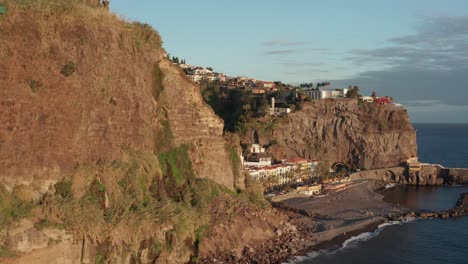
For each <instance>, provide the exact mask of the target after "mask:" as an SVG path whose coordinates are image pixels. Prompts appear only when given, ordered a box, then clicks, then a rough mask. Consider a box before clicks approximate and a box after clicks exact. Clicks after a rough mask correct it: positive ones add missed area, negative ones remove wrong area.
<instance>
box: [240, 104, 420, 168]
mask: <svg viewBox="0 0 468 264" xmlns="http://www.w3.org/2000/svg"><path fill="white" fill-rule="evenodd" d="M301 108H302V109H301V110H297V111H295V112H294V113H292V114H289V115H288V117H285V118H279V119H278V120H276V121H273V122H270V124H269V123H267V124H262V125H261V126H251V127H249V129H248V131H247V133H245V137H244V143H252V142H253V141H255V140H256V138H257V137H258V140H259V142H260V143H261V144H264V145H272V146H271V148H270V151H271V152H272V153H273V154H274V156H275V157H276V158H288V157H303V158H307V159H317V160H328V161H330V162H331V163H335V162H343V163H344V164H346V165H352V164H355V165H356V166H357V167H358V168H365V169H373V168H384V167H393V166H398V165H400V164H401V163H403V162H405V161H406V159H407V158H408V157H411V156H416V155H417V146H416V132H415V130H414V129H413V127H412V125H411V123H410V120H409V117H408V114H407V112H406V110H404V109H402V108H398V107H394V106H377V105H375V104H369V103H358V101H357V99H337V100H333V99H326V100H320V101H313V102H309V103H304V104H303V105H302V107H301Z"/></svg>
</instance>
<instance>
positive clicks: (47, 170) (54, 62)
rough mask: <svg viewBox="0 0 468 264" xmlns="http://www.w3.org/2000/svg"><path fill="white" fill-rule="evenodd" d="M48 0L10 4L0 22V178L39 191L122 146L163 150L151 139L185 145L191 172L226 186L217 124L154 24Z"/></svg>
mask: <svg viewBox="0 0 468 264" xmlns="http://www.w3.org/2000/svg"><path fill="white" fill-rule="evenodd" d="M46 2H48V1H32V4H31V5H23V6H20V5H19V7H20V8H14V7H13V6H12V7H11V8H10V9H9V12H8V15H7V16H6V17H5V19H4V20H2V22H1V24H0V27H1V32H2V34H1V36H0V45H1V47H2V49H1V50H0V61H1V63H0V113H1V115H0V122H1V123H2V124H3V125H2V126H1V127H0V166H1V168H2V169H1V170H0V181H2V182H5V183H8V186H10V187H11V186H14V185H16V184H18V183H27V184H30V183H32V182H33V181H36V182H38V183H39V182H41V184H38V186H42V190H43V191H44V189H45V188H46V186H47V183H48V182H53V181H57V180H59V179H61V178H62V177H64V176H66V175H70V174H71V173H72V171H73V169H74V168H76V166H78V165H79V164H85V163H93V162H97V161H105V160H120V159H122V158H123V157H124V155H123V154H124V153H123V151H122V147H127V148H133V149H135V150H141V151H146V152H162V150H158V149H156V147H157V145H158V144H159V143H158V140H159V141H166V142H162V143H165V144H168V145H171V144H172V145H173V146H180V145H182V144H189V145H190V157H191V160H192V161H193V165H194V169H195V172H196V174H197V176H199V177H203V178H210V179H212V180H214V181H215V182H218V183H220V184H223V185H225V186H227V187H229V188H233V185H234V176H233V172H232V170H231V169H226V168H231V165H230V159H229V156H228V152H227V151H226V149H225V141H224V139H223V122H222V120H221V119H220V118H219V117H217V116H216V115H215V114H214V113H213V111H212V110H211V108H209V107H208V106H207V105H206V104H205V103H203V100H202V99H201V96H200V92H199V91H198V89H197V87H196V86H195V85H194V84H193V83H191V82H190V81H188V80H187V79H186V78H185V76H184V75H183V73H181V71H180V70H179V69H178V68H177V67H176V66H174V65H172V63H170V62H169V60H168V59H167V58H165V52H164V50H163V49H162V48H161V40H160V37H159V35H158V34H157V33H156V32H154V31H153V30H152V29H151V28H150V27H149V26H147V25H142V24H139V23H126V22H122V21H120V20H119V19H118V18H117V17H116V16H114V15H112V14H110V13H108V12H106V11H105V10H102V9H101V8H90V7H87V6H85V5H76V6H69V5H67V4H64V3H60V2H61V1H58V2H57V3H55V4H53V5H51V6H50V7H47V8H48V11H49V13H48V11H47V9H43V8H42V9H41V7H40V5H41V3H42V5H44V4H43V3H46ZM50 2H53V1H50ZM75 2H76V1H75ZM68 9H70V10H68ZM50 12H51V13H50ZM73 12H75V13H74V14H73ZM164 129H166V130H170V131H171V132H172V133H171V134H172V135H170V137H166V138H164V136H167V135H166V134H168V133H167V132H168V131H165V130H164ZM170 141H173V142H170ZM205 161H210V162H205ZM42 182H43V183H46V184H45V185H44V184H42Z"/></svg>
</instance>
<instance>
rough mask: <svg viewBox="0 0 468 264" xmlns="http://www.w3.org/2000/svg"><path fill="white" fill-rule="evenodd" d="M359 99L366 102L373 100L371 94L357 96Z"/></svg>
mask: <svg viewBox="0 0 468 264" xmlns="http://www.w3.org/2000/svg"><path fill="white" fill-rule="evenodd" d="M359 99H361V101H363V102H366V103H373V102H374V97H372V96H361V97H359Z"/></svg>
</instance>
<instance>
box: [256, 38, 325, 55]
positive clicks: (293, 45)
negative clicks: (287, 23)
mask: <svg viewBox="0 0 468 264" xmlns="http://www.w3.org/2000/svg"><path fill="white" fill-rule="evenodd" d="M311 44H312V42H310V41H291V40H270V41H265V42H263V43H262V45H263V46H264V47H267V48H268V49H269V50H267V51H265V55H282V54H292V53H298V52H322V53H324V52H328V51H329V49H327V48H314V47H306V46H308V45H311Z"/></svg>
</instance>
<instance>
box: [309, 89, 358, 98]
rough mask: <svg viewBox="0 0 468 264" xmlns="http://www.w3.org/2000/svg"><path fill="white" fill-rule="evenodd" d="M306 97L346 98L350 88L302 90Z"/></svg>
mask: <svg viewBox="0 0 468 264" xmlns="http://www.w3.org/2000/svg"><path fill="white" fill-rule="evenodd" d="M302 91H303V92H304V93H305V95H306V96H307V97H309V98H311V99H327V98H332V99H337V98H344V97H346V94H347V93H348V91H349V89H348V88H343V89H323V88H319V89H304V90H302Z"/></svg>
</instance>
